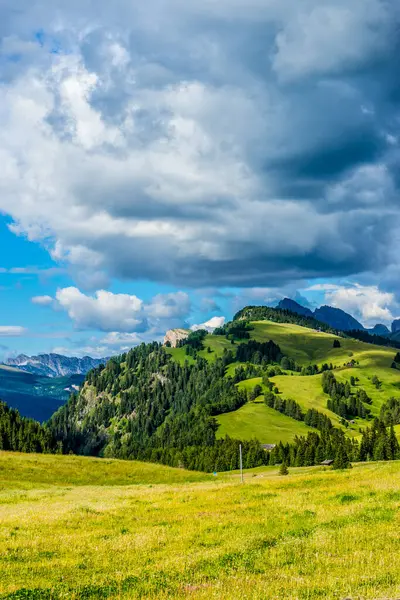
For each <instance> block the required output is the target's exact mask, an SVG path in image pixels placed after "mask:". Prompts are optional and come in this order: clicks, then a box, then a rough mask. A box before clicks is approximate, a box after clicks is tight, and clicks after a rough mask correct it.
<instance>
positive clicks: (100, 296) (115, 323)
mask: <svg viewBox="0 0 400 600" xmlns="http://www.w3.org/2000/svg"><path fill="white" fill-rule="evenodd" d="M56 300H57V302H58V304H59V306H60V307H61V308H62V309H64V310H65V311H66V312H67V313H68V316H69V317H70V318H71V320H72V321H73V323H74V325H75V326H76V327H77V328H78V329H81V330H100V331H105V332H110V333H109V337H108V338H107V339H108V340H111V339H112V338H113V336H114V338H115V337H118V336H120V333H122V334H123V335H124V336H125V339H129V340H130V341H133V340H134V339H135V340H139V338H137V337H135V336H136V334H146V335H147V336H151V335H153V336H154V337H158V336H160V335H161V334H162V333H164V331H165V329H166V328H170V327H178V326H181V325H182V324H183V323H184V320H185V318H186V316H187V315H188V313H189V311H190V300H189V297H188V295H187V294H186V293H184V292H176V293H169V294H157V295H156V296H154V297H153V298H152V299H151V300H150V301H149V302H144V301H143V300H141V299H140V298H138V297H137V296H135V295H130V294H114V293H112V292H109V291H106V290H98V291H97V292H95V294H94V295H93V296H90V295H86V294H84V293H83V292H81V291H80V290H79V289H78V288H76V287H69V288H62V289H59V290H58V291H57V294H56ZM118 332H119V333H118ZM127 334H132V335H127ZM120 341H121V340H120V339H119V342H120Z"/></svg>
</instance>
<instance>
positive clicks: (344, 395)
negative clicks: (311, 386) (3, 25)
mask: <svg viewBox="0 0 400 600" xmlns="http://www.w3.org/2000/svg"><path fill="white" fill-rule="evenodd" d="M322 389H323V391H324V392H325V394H328V395H329V396H330V397H329V399H328V402H327V408H328V409H329V410H331V411H332V412H334V413H336V414H337V415H339V416H340V417H342V418H343V419H346V420H348V419H353V418H355V417H361V418H362V419H366V418H368V416H369V415H370V413H371V411H370V409H369V408H367V407H366V406H365V404H371V402H372V400H371V398H369V396H368V395H367V394H366V392H365V391H364V390H361V389H360V390H357V392H356V393H355V394H353V393H352V390H351V387H350V384H349V382H348V381H346V382H345V383H342V382H340V381H338V380H337V379H336V377H335V376H334V374H333V373H332V371H325V372H324V373H323V375H322Z"/></svg>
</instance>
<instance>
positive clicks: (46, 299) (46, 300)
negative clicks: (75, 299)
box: [32, 296, 53, 306]
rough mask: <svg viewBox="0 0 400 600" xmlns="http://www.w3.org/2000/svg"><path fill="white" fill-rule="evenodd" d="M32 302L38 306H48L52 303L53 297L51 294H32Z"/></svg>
mask: <svg viewBox="0 0 400 600" xmlns="http://www.w3.org/2000/svg"><path fill="white" fill-rule="evenodd" d="M32 302H33V304H38V305H39V306H50V305H51V304H52V303H53V298H52V297H51V296H34V297H33V298H32Z"/></svg>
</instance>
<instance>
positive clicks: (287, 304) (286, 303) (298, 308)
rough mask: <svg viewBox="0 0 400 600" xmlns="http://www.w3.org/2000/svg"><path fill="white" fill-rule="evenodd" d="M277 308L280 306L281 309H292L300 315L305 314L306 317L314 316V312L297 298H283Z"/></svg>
mask: <svg viewBox="0 0 400 600" xmlns="http://www.w3.org/2000/svg"><path fill="white" fill-rule="evenodd" d="M277 308H280V309H281V310H290V311H291V312H294V313H297V314H298V315H303V316H305V317H313V316H314V314H313V312H312V311H311V310H310V309H309V308H306V307H305V306H302V305H301V304H299V303H298V302H296V301H295V300H291V299H290V298H284V299H283V300H281V301H280V302H279V304H278V307H277Z"/></svg>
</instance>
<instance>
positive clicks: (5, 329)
mask: <svg viewBox="0 0 400 600" xmlns="http://www.w3.org/2000/svg"><path fill="white" fill-rule="evenodd" d="M26 333H27V329H25V327H20V326H19V325H0V337H20V336H21V335H24V334H26Z"/></svg>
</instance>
